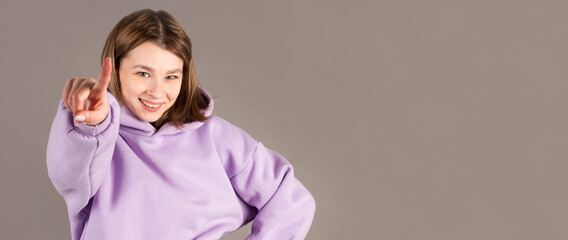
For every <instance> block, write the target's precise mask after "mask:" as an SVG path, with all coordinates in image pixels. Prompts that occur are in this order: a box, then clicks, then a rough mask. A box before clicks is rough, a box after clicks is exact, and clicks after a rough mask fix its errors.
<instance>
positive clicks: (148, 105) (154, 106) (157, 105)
mask: <svg viewBox="0 0 568 240" xmlns="http://www.w3.org/2000/svg"><path fill="white" fill-rule="evenodd" d="M140 102H142V103H143V104H144V105H146V107H150V108H157V107H159V106H160V104H156V105H154V104H150V103H147V102H144V100H142V99H140Z"/></svg>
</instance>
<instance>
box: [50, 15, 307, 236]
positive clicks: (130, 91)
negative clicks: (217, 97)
mask: <svg viewBox="0 0 568 240" xmlns="http://www.w3.org/2000/svg"><path fill="white" fill-rule="evenodd" d="M102 59H103V61H102V67H101V73H100V75H99V77H98V79H97V80H95V79H93V78H90V79H83V78H79V79H75V78H72V79H69V80H68V81H67V83H66V84H65V86H64V87H63V96H62V99H61V102H60V104H59V107H58V109H57V114H56V116H55V119H54V120H53V124H52V126H51V132H50V135H49V141H48V145H47V169H48V175H49V178H50V179H51V181H52V182H53V185H54V186H55V188H56V189H57V191H58V192H59V193H60V194H61V195H62V196H63V198H64V199H65V202H66V203H67V208H68V214H69V221H70V225H71V235H72V238H73V240H79V239H82V240H94V239H96V240H100V239H122V240H134V239H136V240H139V239H219V238H221V237H222V236H224V235H226V234H229V233H231V232H233V231H235V230H237V229H239V228H240V227H242V226H243V225H245V224H247V223H248V222H250V221H253V223H252V232H251V234H250V235H249V236H248V237H247V239H248V240H253V239H303V238H304V237H305V236H306V234H307V232H308V230H309V228H310V225H311V223H312V220H313V217H314V213H315V207H316V206H315V200H314V199H313V197H312V195H311V194H310V192H309V191H308V190H307V189H306V188H305V187H304V186H303V185H302V183H301V182H300V181H299V180H298V179H297V178H296V177H295V176H294V169H293V167H292V165H291V164H290V163H289V162H288V161H287V160H286V159H285V158H284V157H283V156H281V155H280V154H278V153H276V152H274V151H272V150H270V149H268V148H266V147H265V146H264V144H262V143H261V142H260V141H258V140H256V139H254V138H253V137H251V136H250V135H249V134H248V133H247V132H245V131H244V130H242V129H240V128H239V127H237V126H235V125H233V124H231V123H229V122H227V121H226V120H224V119H222V118H221V117H218V116H216V115H213V107H214V104H213V98H212V97H211V95H210V94H209V93H208V92H207V91H205V89H203V88H202V87H201V86H199V84H198V82H197V79H196V78H195V70H194V68H193V58H192V56H191V43H190V41H189V37H188V36H187V35H186V33H185V32H184V31H183V29H182V28H181V26H180V25H179V23H177V22H176V21H175V19H174V18H173V17H172V16H171V15H170V14H168V13H167V12H165V11H157V12H155V11H152V10H140V11H137V12H134V13H132V14H130V15H128V16H126V17H124V18H123V19H122V20H121V21H120V22H119V23H118V24H117V25H116V27H115V28H114V29H113V30H112V32H111V33H110V35H109V37H108V39H107V41H106V44H105V47H104V50H103V54H102ZM107 90H110V91H107Z"/></svg>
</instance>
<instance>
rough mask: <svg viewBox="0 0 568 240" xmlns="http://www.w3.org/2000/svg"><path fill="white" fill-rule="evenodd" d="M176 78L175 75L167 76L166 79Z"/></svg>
mask: <svg viewBox="0 0 568 240" xmlns="http://www.w3.org/2000/svg"><path fill="white" fill-rule="evenodd" d="M177 78H178V77H177V76H176V75H170V76H167V77H166V79H177Z"/></svg>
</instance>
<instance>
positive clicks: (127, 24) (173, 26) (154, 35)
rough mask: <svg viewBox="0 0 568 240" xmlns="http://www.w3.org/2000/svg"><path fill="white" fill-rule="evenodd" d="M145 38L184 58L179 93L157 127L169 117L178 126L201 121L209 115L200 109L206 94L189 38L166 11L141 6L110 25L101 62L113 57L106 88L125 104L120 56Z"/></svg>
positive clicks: (157, 122) (203, 106) (205, 105)
mask: <svg viewBox="0 0 568 240" xmlns="http://www.w3.org/2000/svg"><path fill="white" fill-rule="evenodd" d="M146 41H152V42H154V43H156V44H158V46H160V47H162V48H164V49H166V50H168V51H170V52H172V53H173V54H175V55H177V56H178V57H179V58H181V59H182V60H183V74H182V75H183V76H182V84H181V90H180V93H179V95H178V97H177V99H176V101H175V103H174V104H173V106H172V107H171V108H170V109H168V110H167V111H166V112H164V114H163V115H162V116H161V117H160V118H159V119H158V120H157V121H156V122H155V123H154V126H156V128H159V127H160V126H162V125H163V124H164V123H166V122H168V121H171V122H172V123H173V124H174V125H175V126H176V127H178V128H180V127H181V125H183V124H184V123H189V122H191V121H200V122H203V121H205V120H208V119H209V118H211V116H212V115H210V116H204V115H203V113H202V112H201V110H202V109H206V108H207V107H208V105H209V99H208V97H207V96H206V95H205V94H204V93H203V92H201V91H200V89H199V87H198V86H199V83H198V82H197V78H196V75H195V68H194V65H193V57H192V56H191V41H190V39H189V37H188V36H187V33H186V32H185V31H184V30H183V28H182V27H181V25H180V24H179V23H178V22H177V21H176V19H175V18H174V17H173V16H172V15H171V14H169V13H168V12H166V11H163V10H160V11H154V10H150V9H143V10H139V11H136V12H133V13H131V14H129V15H128V16H126V17H124V18H122V19H121V20H120V21H119V22H118V23H117V24H116V26H115V27H114V28H113V29H112V31H111V32H110V34H109V35H108V38H107V40H106V43H105V46H104V48H103V52H102V56H101V63H102V62H103V61H104V60H105V59H106V58H107V57H110V58H111V59H112V60H113V63H114V64H113V67H112V73H111V80H110V83H109V91H110V92H111V94H112V95H114V96H115V97H116V99H117V100H118V102H119V103H120V105H124V101H123V99H122V92H121V87H120V79H119V75H118V69H120V60H121V58H122V57H124V56H125V55H126V54H127V53H128V52H129V51H130V50H132V49H134V48H135V47H137V46H138V45H140V44H142V43H143V42H146Z"/></svg>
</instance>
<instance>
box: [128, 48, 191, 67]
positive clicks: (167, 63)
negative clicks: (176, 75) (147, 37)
mask: <svg viewBox="0 0 568 240" xmlns="http://www.w3.org/2000/svg"><path fill="white" fill-rule="evenodd" d="M121 65H122V66H125V67H132V66H135V65H145V66H148V67H151V68H153V69H156V71H160V70H163V71H167V70H170V69H174V68H180V69H181V68H182V67H183V60H182V59H181V58H180V57H178V56H177V55H175V54H174V53H172V52H170V51H168V50H166V49H164V48H162V47H160V46H158V45H157V44H156V43H154V42H150V41H146V42H143V43H142V44H140V45H138V46H136V47H135V48H133V49H132V50H130V51H129V52H128V53H126V54H125V56H124V57H123V58H122V60H121Z"/></svg>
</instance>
